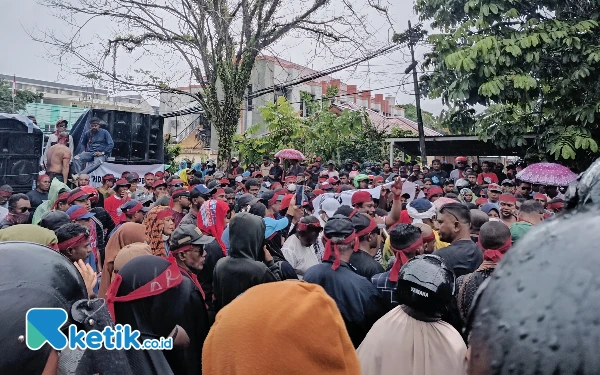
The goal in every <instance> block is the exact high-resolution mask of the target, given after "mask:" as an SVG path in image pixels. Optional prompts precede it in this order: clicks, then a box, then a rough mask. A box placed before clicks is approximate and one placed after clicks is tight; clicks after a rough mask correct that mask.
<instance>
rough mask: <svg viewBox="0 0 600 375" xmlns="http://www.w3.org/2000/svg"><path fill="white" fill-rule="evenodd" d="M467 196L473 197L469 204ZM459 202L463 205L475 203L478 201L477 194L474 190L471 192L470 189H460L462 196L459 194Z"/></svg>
mask: <svg viewBox="0 0 600 375" xmlns="http://www.w3.org/2000/svg"><path fill="white" fill-rule="evenodd" d="M466 194H471V196H472V197H473V198H472V199H471V202H467V201H466V200H465V195H466ZM458 200H459V201H460V202H461V203H475V200H477V196H476V195H475V193H473V190H471V189H469V188H463V189H460V194H458Z"/></svg>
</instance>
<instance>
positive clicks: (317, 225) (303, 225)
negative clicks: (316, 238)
mask: <svg viewBox="0 0 600 375" xmlns="http://www.w3.org/2000/svg"><path fill="white" fill-rule="evenodd" d="M317 228H318V229H319V232H320V231H322V230H323V228H321V223H319V222H316V223H298V227H297V230H298V232H300V231H302V232H304V231H307V230H309V229H317Z"/></svg>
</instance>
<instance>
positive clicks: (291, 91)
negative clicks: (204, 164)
mask: <svg viewBox="0 0 600 375" xmlns="http://www.w3.org/2000/svg"><path fill="white" fill-rule="evenodd" d="M314 73H317V71H315V70H313V69H310V68H307V67H305V66H301V65H298V64H295V63H293V62H290V61H287V60H283V59H279V58H276V57H272V56H259V57H257V59H256V63H255V65H254V68H253V69H252V73H251V78H250V83H249V84H248V88H247V94H249V93H253V92H256V91H260V90H263V89H266V88H272V87H277V86H278V85H282V84H285V83H287V82H290V81H293V80H295V79H298V78H301V77H306V76H309V75H311V74H314ZM329 87H336V88H337V90H338V95H337V97H336V98H335V99H334V103H335V104H337V105H342V106H343V107H344V109H349V110H359V109H361V108H366V109H367V110H369V112H373V113H377V114H378V116H377V117H378V124H377V127H378V128H380V129H382V128H386V129H387V128H389V129H391V128H392V127H394V126H397V125H398V124H401V123H404V122H405V121H400V122H399V121H398V119H403V120H406V121H410V120H407V119H404V110H403V109H401V108H397V107H396V106H395V97H391V96H388V97H386V98H384V95H383V94H376V95H374V96H373V95H372V94H371V91H370V90H362V91H358V89H357V86H356V85H348V84H346V83H343V82H341V81H340V80H339V79H335V78H333V77H331V76H323V77H320V78H316V79H314V80H311V81H308V82H304V83H302V84H298V85H295V86H291V87H287V88H284V89H274V90H272V91H270V92H268V93H266V94H264V95H261V96H259V97H257V98H253V99H248V100H247V101H245V102H244V103H242V106H241V108H240V111H241V116H240V122H239V125H238V133H243V132H245V131H246V130H247V129H248V128H250V127H251V126H252V125H255V124H260V123H262V118H261V116H260V112H259V108H260V107H263V106H265V105H266V104H267V103H273V102H276V101H277V98H278V97H280V96H285V98H286V99H287V100H288V102H290V103H291V105H292V106H294V108H296V110H297V111H298V114H299V115H300V116H306V115H308V113H306V110H307V106H305V105H304V103H303V101H302V93H307V94H310V95H311V96H312V98H313V99H320V98H322V97H323V96H324V95H325V94H326V93H327V89H328V88H329ZM179 89H180V90H184V91H188V92H190V93H192V94H193V93H197V92H199V91H200V90H201V89H202V88H201V86H200V85H191V86H188V87H180V88H179ZM346 104H347V105H346ZM196 107H199V104H198V102H196V101H195V100H194V99H193V98H191V97H189V96H186V95H179V94H172V93H163V94H161V96H160V106H159V114H161V115H164V114H166V113H170V112H185V111H186V110H191V109H192V108H196ZM379 118H380V119H379ZM388 119H389V120H390V121H389V123H388V121H387V120H388ZM381 121H384V122H386V123H385V124H382V123H381ZM411 123H412V122H411ZM199 126H200V128H201V132H200V134H198V135H197V131H196V129H197V128H198V127H199ZM409 128H410V127H408V126H407V130H408V129H409ZM209 129H210V130H209ZM389 129H388V130H389ZM427 130H430V129H427ZM262 131H264V129H262ZM164 132H165V134H168V133H171V136H172V137H174V139H175V140H176V142H181V143H182V146H183V148H184V154H186V155H193V154H204V153H206V152H207V151H208V150H211V151H210V154H211V155H212V154H214V152H215V151H216V150H217V148H218V139H217V133H216V130H215V129H214V127H213V126H209V124H208V123H206V122H205V120H204V119H203V118H202V116H201V115H199V114H184V115H180V116H176V117H169V118H166V119H165V125H164ZM436 134H439V133H437V132H436ZM202 149H204V150H205V151H201V150H202Z"/></svg>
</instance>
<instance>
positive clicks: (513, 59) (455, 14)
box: [415, 0, 600, 159]
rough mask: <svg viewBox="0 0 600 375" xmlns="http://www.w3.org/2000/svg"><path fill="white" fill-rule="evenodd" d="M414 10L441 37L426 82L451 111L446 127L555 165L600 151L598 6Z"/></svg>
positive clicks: (434, 37) (462, 0)
mask: <svg viewBox="0 0 600 375" xmlns="http://www.w3.org/2000/svg"><path fill="white" fill-rule="evenodd" d="M415 9H416V11H417V13H418V14H419V16H420V18H421V20H423V21H428V22H431V26H432V27H433V28H434V29H435V33H433V34H431V35H429V36H428V42H429V43H430V44H431V45H432V46H433V50H432V52H431V53H429V54H428V55H427V58H426V61H425V64H424V65H425V66H424V68H425V70H427V71H430V73H428V74H426V75H424V76H423V77H422V78H421V79H422V88H423V90H424V91H425V92H426V93H427V94H428V96H429V97H431V98H441V99H442V101H443V103H444V104H446V105H447V106H448V107H449V109H448V110H447V111H445V112H444V113H442V115H441V116H440V121H441V122H442V123H443V127H447V128H448V129H450V131H451V132H453V133H466V134H479V135H480V136H481V137H482V138H483V139H486V140H490V141H493V142H494V143H496V144H499V145H501V146H503V147H509V146H515V145H516V146H523V147H525V146H526V147H528V150H529V152H531V153H534V154H540V153H541V154H545V155H547V156H550V157H554V158H556V159H572V158H575V156H576V154H577V150H582V151H586V152H591V153H596V152H597V140H598V136H599V135H600V134H599V132H598V128H597V127H598V122H599V120H600V45H598V40H599V39H600V27H599V25H598V21H599V18H600V3H599V2H597V1H555V0H509V1H505V0H485V1H482V0H417V1H416V5H415ZM476 106H484V108H485V109H484V110H483V111H480V112H479V113H478V112H477V111H476V110H475V108H476ZM528 132H534V133H536V134H538V135H539V136H538V137H537V138H536V141H535V143H534V144H531V145H526V144H525V143H524V139H523V135H524V134H525V133H528Z"/></svg>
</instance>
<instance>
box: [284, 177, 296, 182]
mask: <svg viewBox="0 0 600 375" xmlns="http://www.w3.org/2000/svg"><path fill="white" fill-rule="evenodd" d="M285 182H296V176H287V177H286V178H285Z"/></svg>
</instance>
